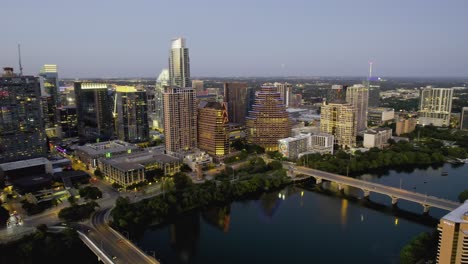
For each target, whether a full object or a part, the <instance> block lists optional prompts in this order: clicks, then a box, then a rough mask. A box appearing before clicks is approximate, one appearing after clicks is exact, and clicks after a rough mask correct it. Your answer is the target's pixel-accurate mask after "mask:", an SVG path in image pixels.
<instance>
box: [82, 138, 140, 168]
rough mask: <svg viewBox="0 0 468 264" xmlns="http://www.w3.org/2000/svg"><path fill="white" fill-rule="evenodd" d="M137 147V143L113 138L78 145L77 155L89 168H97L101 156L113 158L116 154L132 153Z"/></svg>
mask: <svg viewBox="0 0 468 264" xmlns="http://www.w3.org/2000/svg"><path fill="white" fill-rule="evenodd" d="M137 149H138V146H137V145H135V144H131V143H128V142H123V141H120V140H113V141H106V142H99V143H94V144H86V145H83V146H78V147H77V148H76V150H75V155H76V157H77V158H78V159H79V160H80V161H81V162H83V163H84V164H85V165H86V166H88V167H89V168H96V167H97V165H98V159H100V158H112V157H113V156H115V155H120V154H125V153H127V154H130V153H132V151H135V150H137Z"/></svg>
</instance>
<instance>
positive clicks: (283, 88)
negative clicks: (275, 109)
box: [273, 82, 292, 107]
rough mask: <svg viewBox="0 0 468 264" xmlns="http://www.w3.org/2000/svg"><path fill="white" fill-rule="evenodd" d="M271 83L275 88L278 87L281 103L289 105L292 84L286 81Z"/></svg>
mask: <svg viewBox="0 0 468 264" xmlns="http://www.w3.org/2000/svg"><path fill="white" fill-rule="evenodd" d="M273 85H274V86H275V87H276V89H278V92H279V93H280V96H281V100H282V101H283V104H284V105H285V106H286V107H289V101H290V100H291V95H292V84H290V83H287V82H286V83H279V82H275V83H274V84H273Z"/></svg>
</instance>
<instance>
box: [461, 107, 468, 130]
mask: <svg viewBox="0 0 468 264" xmlns="http://www.w3.org/2000/svg"><path fill="white" fill-rule="evenodd" d="M460 129H461V130H468V107H463V108H462V111H461V115H460Z"/></svg>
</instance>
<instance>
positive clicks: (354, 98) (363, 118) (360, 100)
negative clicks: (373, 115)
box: [346, 84, 369, 132]
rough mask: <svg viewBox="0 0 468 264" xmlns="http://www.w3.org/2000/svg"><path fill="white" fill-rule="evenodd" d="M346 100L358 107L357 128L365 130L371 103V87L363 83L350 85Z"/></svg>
mask: <svg viewBox="0 0 468 264" xmlns="http://www.w3.org/2000/svg"><path fill="white" fill-rule="evenodd" d="M346 102H348V103H350V104H352V105H353V106H354V108H355V109H356V129H357V131H358V132H359V131H363V130H365V129H366V128H367V110H368V109H367V108H368V104H369V89H368V88H367V87H366V86H364V85H361V84H355V85H353V86H349V87H348V88H347V89H346Z"/></svg>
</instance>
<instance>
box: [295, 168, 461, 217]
mask: <svg viewBox="0 0 468 264" xmlns="http://www.w3.org/2000/svg"><path fill="white" fill-rule="evenodd" d="M289 173H290V174H291V175H292V176H293V181H302V180H305V179H308V178H315V180H316V182H317V184H321V183H322V181H324V180H326V181H330V182H335V183H337V184H338V188H339V189H340V190H342V189H343V187H344V186H351V187H355V188H358V189H361V190H362V191H363V193H364V197H369V195H370V193H372V192H373V193H380V194H385V195H387V196H389V197H390V198H391V199H392V204H393V205H396V204H397V202H398V200H399V199H403V200H407V201H411V202H415V203H419V204H420V205H421V206H422V207H423V210H424V212H425V213H427V212H428V211H429V208H431V207H434V208H440V209H443V210H447V211H453V210H454V209H455V208H457V207H459V206H460V205H461V204H460V203H459V202H455V201H451V200H447V199H442V198H437V197H434V196H428V195H426V194H421V193H417V192H412V191H408V190H405V189H400V188H395V187H390V186H386V185H383V184H378V183H373V182H368V181H363V180H359V179H355V178H351V177H347V176H342V175H338V174H334V173H329V172H325V171H320V170H315V169H310V168H306V167H302V166H292V165H291V166H289ZM298 174H303V175H306V176H305V177H300V178H299V177H294V175H298Z"/></svg>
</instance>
